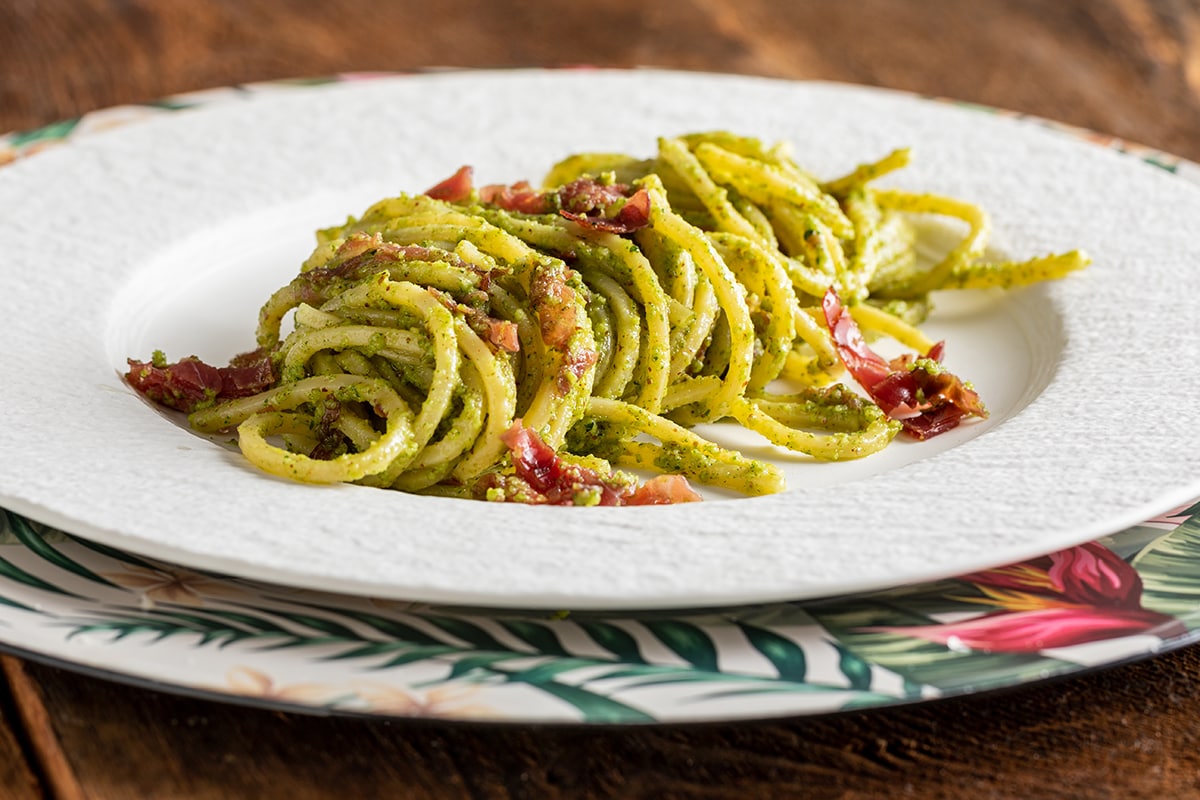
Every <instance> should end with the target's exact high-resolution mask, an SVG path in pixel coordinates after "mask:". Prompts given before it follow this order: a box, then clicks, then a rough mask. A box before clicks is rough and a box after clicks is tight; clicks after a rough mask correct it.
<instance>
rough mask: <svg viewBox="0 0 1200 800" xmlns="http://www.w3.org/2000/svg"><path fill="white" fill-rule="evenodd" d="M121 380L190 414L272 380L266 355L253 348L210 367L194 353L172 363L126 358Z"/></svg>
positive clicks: (246, 394) (253, 391)
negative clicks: (123, 376) (126, 368)
mask: <svg viewBox="0 0 1200 800" xmlns="http://www.w3.org/2000/svg"><path fill="white" fill-rule="evenodd" d="M128 361H129V371H128V372H127V373H126V374H125V379H126V380H128V381H129V384H130V385H131V386H132V387H133V388H134V389H137V390H138V391H139V392H141V393H142V394H143V395H145V396H146V397H147V398H148V399H150V400H153V401H154V402H156V403H161V404H162V405H164V406H167V407H169V408H174V409H178V410H179V411H183V412H186V413H189V414H190V413H191V412H193V411H195V410H196V409H197V408H202V407H204V406H207V405H211V404H212V403H214V402H216V401H218V400H233V399H235V398H238V397H249V396H250V395H252V394H257V393H258V392H261V391H264V390H265V389H267V388H268V387H270V386H271V384H272V383H274V380H275V377H274V370H273V368H272V365H271V357H270V354H269V353H267V352H265V351H263V350H254V351H252V352H249V353H243V354H242V355H239V356H236V357H235V358H234V359H233V360H232V361H231V362H230V363H229V366H227V367H214V366H212V365H210V364H206V363H205V362H203V361H201V360H200V359H199V358H196V357H195V356H188V357H187V358H184V359H180V360H179V361H176V362H175V363H173V364H166V363H156V362H154V361H136V360H134V359H132V358H131V359H129V360H128Z"/></svg>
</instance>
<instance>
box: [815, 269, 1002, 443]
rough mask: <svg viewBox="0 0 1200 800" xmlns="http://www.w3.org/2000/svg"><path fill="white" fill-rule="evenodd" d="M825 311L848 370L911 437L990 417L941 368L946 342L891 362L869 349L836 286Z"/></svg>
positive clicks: (828, 295)
mask: <svg viewBox="0 0 1200 800" xmlns="http://www.w3.org/2000/svg"><path fill="white" fill-rule="evenodd" d="M821 310H822V311H823V312H824V314H825V324H826V325H828V326H829V332H830V334H832V336H833V340H834V343H835V344H836V345H837V351H838V355H839V356H840V357H841V359H842V363H843V364H845V365H846V369H848V370H849V371H850V374H851V375H853V376H854V379H855V380H856V381H858V383H859V385H860V386H862V387H863V389H865V390H866V392H867V394H868V395H870V397H871V399H872V400H873V401H875V403H876V405H878V406H879V407H880V408H881V409H883V412H884V413H885V414H887V415H888V416H889V417H891V418H892V419H895V420H899V421H900V423H901V424H902V425H903V426H904V430H905V432H906V433H908V434H909V435H910V436H913V437H914V438H917V439H928V438H930V437H932V436H936V435H938V434H939V433H945V432H946V431H948V430H950V429H952V428H954V427H956V426H957V425H958V424H959V422H961V421H962V419H963V418H964V417H968V416H977V417H986V416H987V409H986V408H984V406H983V403H982V402H981V401H980V399H979V395H978V394H976V392H975V390H974V389H972V388H971V387H969V386H967V385H966V384H965V383H963V381H962V380H961V379H960V378H959V377H958V376H956V375H954V374H952V373H951V372H949V371H948V370H946V369H945V368H943V367H942V366H941V361H942V355H943V353H944V352H945V342H938V343H937V344H935V345H934V346H933V347H931V348H930V349H929V352H928V353H926V354H925V355H924V356H922V357H919V358H918V357H915V356H913V355H912V354H905V355H902V356H899V357H897V358H894V359H892V360H891V361H887V360H886V359H884V358H883V356H881V355H879V354H878V353H876V352H875V351H874V350H872V349H871V348H870V346H869V345H868V344H867V342H866V340H865V339H864V338H863V335H862V331H861V330H859V327H858V324H857V323H856V322H855V321H854V317H852V316H851V315H850V311H849V310H848V309H847V308H846V307H845V306H843V305H842V301H841V298H839V297H838V295H837V292H836V291H835V290H834V289H833V287H832V286H831V287H830V288H829V289H828V290H827V291H826V292H825V297H824V298H823V299H822V301H821Z"/></svg>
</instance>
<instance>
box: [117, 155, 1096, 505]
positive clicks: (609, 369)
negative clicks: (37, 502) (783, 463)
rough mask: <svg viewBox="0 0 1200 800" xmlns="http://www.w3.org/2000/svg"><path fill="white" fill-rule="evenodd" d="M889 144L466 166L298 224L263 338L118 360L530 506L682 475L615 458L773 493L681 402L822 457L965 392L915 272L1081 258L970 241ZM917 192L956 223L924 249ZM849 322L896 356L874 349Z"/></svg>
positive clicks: (266, 451)
mask: <svg viewBox="0 0 1200 800" xmlns="http://www.w3.org/2000/svg"><path fill="white" fill-rule="evenodd" d="M908 158H909V154H908V151H907V150H897V151H895V152H893V153H891V154H889V155H888V156H886V157H885V158H883V159H881V160H879V161H876V162H872V163H869V164H865V165H863V166H861V167H859V168H858V169H856V170H854V171H853V172H852V173H850V174H849V175H846V176H844V177H841V178H837V179H835V180H832V181H827V182H820V181H818V180H817V179H815V178H814V177H812V176H811V175H809V174H808V173H806V172H805V171H804V170H802V169H801V168H800V167H799V166H798V165H797V164H796V162H795V161H794V160H793V158H792V157H791V156H790V155H789V153H788V151H787V148H786V147H785V146H782V145H776V146H773V147H765V146H763V145H762V144H761V143H760V142H759V141H758V140H755V139H751V138H747V137H742V136H735V135H732V134H727V133H706V134H694V135H689V136H683V137H678V138H664V139H662V140H660V142H659V149H658V153H657V155H656V156H655V157H653V158H650V159H646V160H640V159H636V158H634V157H631V156H627V155H618V154H595V153H593V154H581V155H576V156H572V157H570V158H568V159H566V160H565V161H562V162H560V163H559V164H558V165H556V166H555V167H554V168H553V169H552V170H551V171H550V173H549V175H548V176H547V177H546V179H545V181H544V184H543V188H534V187H532V186H530V185H529V184H525V183H519V184H515V185H511V186H497V185H491V186H483V187H478V188H477V187H476V186H475V185H474V182H473V176H472V172H471V170H470V169H469V168H466V167H464V168H463V169H461V170H459V171H458V172H457V173H456V174H455V175H454V176H452V177H451V178H450V179H448V180H447V181H445V182H443V183H441V184H439V185H437V186H435V187H433V188H431V189H430V190H428V191H427V192H426V193H424V194H422V195H415V196H407V195H403V196H399V197H395V198H390V199H386V200H382V201H380V202H378V203H376V204H375V205H373V206H372V207H371V208H369V209H368V210H367V211H366V212H365V213H364V214H363V215H362V216H361V217H359V218H357V219H351V220H350V221H349V222H348V223H347V224H345V225H342V226H339V227H335V228H329V229H326V230H322V231H319V232H318V246H317V248H316V250H315V251H314V252H313V254H312V255H311V256H310V257H309V258H308V260H307V261H305V263H304V264H303V266H302V268H301V271H300V273H299V274H298V275H297V276H296V277H295V278H294V279H293V280H292V281H291V282H290V283H288V284H287V285H286V286H284V287H282V288H281V289H279V290H278V291H277V292H275V294H274V295H272V296H271V298H270V299H269V300H268V301H267V302H266V304H265V305H264V306H263V309H262V311H261V314H260V319H259V325H258V331H257V349H255V350H253V351H252V352H249V353H246V354H244V355H242V356H238V357H237V358H235V359H234V360H233V361H232V362H231V363H230V365H229V366H227V367H220V368H217V367H212V366H209V365H206V364H204V363H203V362H201V361H199V360H198V359H195V358H187V359H183V360H181V361H178V362H175V363H168V362H167V360H166V359H165V357H163V356H162V355H161V354H157V353H156V354H155V358H154V359H152V360H151V361H150V362H143V361H134V360H131V361H130V369H129V373H128V379H129V381H130V383H131V384H132V385H133V386H134V387H135V388H137V389H138V390H139V391H141V392H142V393H143V394H145V395H146V396H147V397H149V398H150V399H152V400H155V401H157V402H159V403H162V404H165V405H168V406H171V407H173V408H177V409H180V410H183V411H186V412H188V414H189V417H188V419H189V422H190V424H191V425H192V426H193V427H194V428H196V429H197V430H199V431H202V432H206V433H218V432H223V431H230V430H233V429H236V430H237V434H238V441H239V445H240V447H241V449H242V451H243V452H244V453H245V456H246V457H247V458H248V459H249V460H250V461H251V462H253V463H254V464H256V465H257V466H259V467H261V468H262V469H264V470H266V471H268V472H271V473H274V474H276V475H280V476H284V477H288V478H295V479H298V480H301V481H312V482H344V481H352V482H357V483H361V484H365V485H369V486H376V487H384V488H393V489H401V490H405V491H410V492H430V493H440V494H449V495H455V496H466V497H477V498H486V499H492V500H509V501H520V502H530V503H559V504H567V503H570V504H628V503H657V502H678V501H681V500H690V499H697V497H698V496H697V495H696V494H695V493H694V492H693V491H692V490H691V489H690V487H689V486H688V484H687V482H686V481H684V480H682V479H679V478H659V479H652V480H651V481H648V482H647V483H646V484H641V485H639V483H638V481H637V480H636V479H634V478H632V477H630V476H629V475H627V474H625V473H623V472H619V471H617V470H616V469H614V468H622V467H623V468H635V469H639V470H647V471H650V472H658V473H665V474H668V475H674V476H685V477H686V478H687V479H690V480H692V481H697V482H699V483H703V484H708V485H713V486H719V487H723V488H727V489H733V490H736V491H739V492H743V493H746V494H751V495H753V494H764V493H770V492H776V491H779V490H781V489H782V488H784V486H783V478H782V475H781V473H780V471H779V470H778V469H777V468H776V467H774V466H773V465H772V464H770V463H768V462H765V461H762V460H757V459H752V458H748V457H746V456H745V455H743V454H742V453H740V452H737V451H735V450H731V449H728V448H723V447H720V446H718V445H716V444H714V443H713V442H711V441H708V440H706V439H704V438H701V437H700V436H698V435H696V433H695V432H694V431H693V430H692V429H693V428H694V426H696V425H697V424H699V423H711V422H718V421H723V420H725V421H736V422H737V423H740V424H741V425H743V426H745V427H746V428H749V429H751V430H753V431H756V432H757V433H759V434H761V435H762V436H763V437H765V439H766V440H767V441H769V442H770V443H772V444H774V445H777V446H779V447H783V448H786V449H788V450H791V451H795V452H798V453H803V454H806V455H807V456H811V457H812V458H816V459H823V460H842V459H850V458H860V457H863V456H867V455H870V454H872V453H875V452H878V451H879V450H881V449H882V448H884V447H886V446H887V444H888V443H889V442H890V441H891V440H892V439H893V437H895V436H897V435H898V434H900V432H901V431H907V432H908V433H909V434H910V435H914V436H917V437H918V438H926V437H928V436H932V435H936V434H937V433H939V432H941V431H943V430H946V429H948V428H949V427H953V426H954V425H956V424H958V422H959V421H960V420H961V419H963V418H965V417H969V416H983V415H985V414H986V411H985V410H984V407H983V404H982V403H981V402H980V401H979V398H978V397H977V396H976V395H975V394H974V392H973V391H972V389H971V387H970V386H969V384H964V383H963V382H962V381H960V380H959V379H958V378H956V377H955V376H953V375H951V374H950V373H948V372H946V371H945V369H944V368H942V367H941V365H940V363H939V362H940V356H941V352H942V348H941V344H940V343H935V342H932V341H930V340H929V339H928V338H927V337H926V336H925V335H924V334H923V333H922V332H921V331H920V330H919V328H918V327H917V325H918V324H919V323H920V322H921V321H922V320H923V319H924V316H925V314H926V313H927V312H928V308H929V301H928V295H929V293H930V292H931V291H933V290H938V289H947V288H973V287H988V286H1004V287H1008V286H1015V285H1020V284H1026V283H1031V282H1035V281H1040V280H1046V279H1051V278H1058V277H1061V276H1063V275H1065V274H1067V273H1069V272H1071V271H1072V270H1075V269H1078V268H1080V267H1082V266H1084V265H1085V264H1086V263H1087V258H1086V257H1085V256H1084V255H1082V254H1081V253H1079V252H1076V251H1072V252H1070V253H1066V254H1061V255H1052V256H1046V257H1040V258H1035V259H1032V260H1029V261H1024V262H1019V263H988V262H984V261H982V260H981V258H982V256H983V253H984V248H985V246H986V242H987V236H988V230H989V224H988V217H987V215H986V214H985V213H984V212H983V211H982V210H981V209H979V208H977V207H976V206H973V205H971V204H969V203H965V202H962V201H959V200H955V199H952V198H947V197H941V196H935V195H928V194H919V193H912V192H907V191H901V190H897V189H882V188H876V187H875V186H873V185H872V182H873V181H874V180H875V179H876V178H877V177H879V176H880V175H883V174H886V173H888V172H891V171H893V170H896V169H898V168H900V167H903V166H904V165H905V164H907V162H908ZM913 214H941V215H948V216H950V217H954V218H957V219H960V220H963V221H965V222H966V224H967V228H968V231H967V234H966V235H965V236H964V237H963V238H962V239H961V241H960V242H959V243H958V244H957V246H955V247H954V248H953V249H951V250H950V251H949V252H948V253H946V254H945V256H944V257H943V258H942V259H941V260H940V261H938V262H937V263H934V264H932V265H928V264H921V263H920V262H919V259H918V258H917V249H918V242H917V233H916V230H917V229H916V227H915V226H914V224H913V222H912V219H911V215H913ZM289 314H290V315H291V330H290V332H288V333H287V334H286V335H284V334H283V333H282V329H283V327H284V324H285V320H286V319H288V317H289ZM864 330H865V331H866V333H867V335H869V336H876V335H883V336H888V337H891V338H893V339H895V340H897V341H899V342H900V343H901V344H902V345H904V346H906V347H907V348H908V349H910V350H912V351H913V353H912V354H911V355H907V356H903V357H901V358H898V359H894V360H892V361H887V360H884V359H882V358H881V357H879V356H877V355H876V354H875V353H874V351H873V350H872V349H871V348H870V346H868V345H867V343H866V340H865V337H864V335H863V333H862V331H864ZM847 373H848V375H847ZM843 377H848V378H849V379H850V382H849V383H841V382H839V380H840V379H842V378H843ZM852 384H857V388H856V387H855V386H854V385H852Z"/></svg>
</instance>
